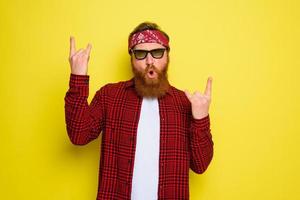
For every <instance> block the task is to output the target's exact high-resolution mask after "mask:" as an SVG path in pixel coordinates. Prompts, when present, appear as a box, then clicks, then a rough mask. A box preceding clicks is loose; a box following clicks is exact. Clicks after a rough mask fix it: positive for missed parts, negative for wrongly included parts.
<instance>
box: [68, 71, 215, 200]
mask: <svg viewBox="0 0 300 200" xmlns="http://www.w3.org/2000/svg"><path fill="white" fill-rule="evenodd" d="M88 95H89V76H88V75H74V74H70V81H69V89H68V91H67V93H66V95H65V98H64V100H65V120H66V128H67V133H68V136H69V138H70V140H71V142H72V143H73V144H76V145H85V144H87V143H89V142H90V141H92V140H93V139H95V138H97V137H98V136H99V134H100V132H101V131H102V144H101V158H100V169H99V177H98V178H99V184H98V193H97V199H98V200H100V199H103V200H130V197H131V187H132V176H133V166H134V156H135V145H136V134H137V126H138V121H139V114H140V110H141V103H142V98H141V97H139V96H137V95H136V92H135V89H134V80H133V78H132V79H130V80H128V81H122V82H118V83H109V84H106V85H105V86H103V87H101V88H100V89H99V90H98V91H97V92H96V94H95V96H94V98H93V99H92V101H91V103H90V105H89V104H88V102H87V98H88ZM158 102H159V114H160V155H159V163H160V165H159V184H158V199H159V200H167V199H169V200H171V199H172V200H174V199H180V200H183V199H189V169H192V170H193V171H194V172H195V173H198V174H201V173H203V172H204V171H205V170H206V169H207V167H208V165H209V164H210V162H211V160H212V157H213V145H214V143H213V141H212V135H211V132H210V131H211V130H210V119H209V115H208V116H206V117H204V118H202V119H194V118H193V117H192V114H191V104H190V102H189V100H188V99H187V97H186V96H185V94H184V92H182V91H180V90H178V89H176V88H175V87H173V86H171V87H170V88H169V90H168V92H167V93H166V95H165V96H164V97H162V98H159V99H158ZM145 181H147V180H145Z"/></svg>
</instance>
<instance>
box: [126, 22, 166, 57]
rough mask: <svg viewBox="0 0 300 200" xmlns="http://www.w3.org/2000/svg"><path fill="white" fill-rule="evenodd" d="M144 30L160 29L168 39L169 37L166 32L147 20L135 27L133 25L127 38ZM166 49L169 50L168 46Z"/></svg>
mask: <svg viewBox="0 0 300 200" xmlns="http://www.w3.org/2000/svg"><path fill="white" fill-rule="evenodd" d="M144 30H157V31H160V32H161V33H162V34H164V36H166V37H167V38H168V40H169V41H170V38H169V36H168V34H167V33H166V32H164V31H163V30H162V29H161V28H160V27H159V26H158V25H157V24H156V23H153V22H148V21H146V22H143V23H140V24H139V25H138V26H137V27H135V28H134V29H133V31H132V32H131V33H130V34H129V36H128V40H129V39H130V38H131V36H132V35H133V34H135V33H138V32H141V31H144ZM167 50H168V51H169V50H170V48H167Z"/></svg>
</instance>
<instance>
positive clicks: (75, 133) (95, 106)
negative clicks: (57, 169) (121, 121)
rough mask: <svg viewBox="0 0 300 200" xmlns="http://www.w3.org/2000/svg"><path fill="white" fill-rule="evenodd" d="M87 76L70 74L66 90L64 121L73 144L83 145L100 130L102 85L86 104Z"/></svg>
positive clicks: (96, 135)
mask: <svg viewBox="0 0 300 200" xmlns="http://www.w3.org/2000/svg"><path fill="white" fill-rule="evenodd" d="M88 96H89V76H88V75H75V74H70V80H69V89H68V91H67V92H66V95H65V98H64V101H65V122H66V129H67V133H68V136H69V138H70V140H71V142H72V143H73V144H75V145H85V144H87V143H89V142H90V141H92V140H93V139H95V138H97V137H98V136H99V134H100V132H101V131H102V127H103V116H104V103H105V102H104V87H102V88H101V89H100V90H98V91H97V92H96V94H95V96H94V98H93V99H92V101H91V103H90V105H89V104H88V101H87V100H88Z"/></svg>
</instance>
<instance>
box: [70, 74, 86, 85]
mask: <svg viewBox="0 0 300 200" xmlns="http://www.w3.org/2000/svg"><path fill="white" fill-rule="evenodd" d="M89 80H90V76H89V75H77V74H72V73H71V74H70V83H69V85H70V87H72V86H75V87H76V86H88V85H89Z"/></svg>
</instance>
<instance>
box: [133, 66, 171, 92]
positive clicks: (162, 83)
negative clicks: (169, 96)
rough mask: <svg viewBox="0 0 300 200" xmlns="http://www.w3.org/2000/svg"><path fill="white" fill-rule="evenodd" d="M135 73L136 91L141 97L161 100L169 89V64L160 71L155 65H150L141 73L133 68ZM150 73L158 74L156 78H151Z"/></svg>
mask: <svg viewBox="0 0 300 200" xmlns="http://www.w3.org/2000/svg"><path fill="white" fill-rule="evenodd" d="M132 71H133V73H134V81H135V90H136V92H137V94H138V95H139V96H142V97H152V98H155V97H157V98H159V97H162V96H164V95H165V94H166V92H167V90H168V89H169V86H170V85H169V81H168V76H167V71H168V64H167V65H166V67H165V68H164V69H163V70H162V71H160V70H158V69H157V68H156V67H155V66H154V65H148V66H147V67H146V69H145V70H143V71H139V70H137V69H136V68H135V67H134V66H132ZM148 73H150V74H154V73H156V74H157V77H156V78H153V79H151V78H149V77H148V75H147V74H148Z"/></svg>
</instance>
